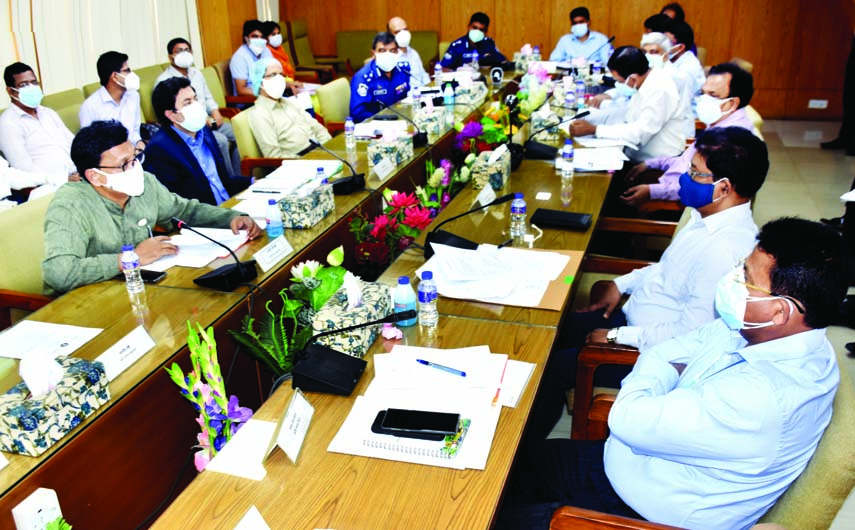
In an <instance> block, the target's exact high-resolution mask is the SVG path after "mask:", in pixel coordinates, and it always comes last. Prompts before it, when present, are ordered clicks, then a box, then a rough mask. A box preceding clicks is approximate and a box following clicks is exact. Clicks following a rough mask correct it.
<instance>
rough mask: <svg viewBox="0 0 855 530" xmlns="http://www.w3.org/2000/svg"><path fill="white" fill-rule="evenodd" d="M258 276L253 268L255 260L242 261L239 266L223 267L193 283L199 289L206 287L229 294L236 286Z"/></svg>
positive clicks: (234, 264)
mask: <svg viewBox="0 0 855 530" xmlns="http://www.w3.org/2000/svg"><path fill="white" fill-rule="evenodd" d="M257 276H258V269H256V268H255V260H249V261H243V262H241V264H240V266H238V264H237V263H231V264H229V265H223V266H222V267H220V268H218V269H215V270H213V271H211V272H209V273H207V274H203V275H202V276H199V277H198V278H196V279H195V280H193V283H195V284H196V285H198V286H199V287H207V288H209V289H214V290H216V291H224V292H231V291H234V290H235V289H236V288H237V286H238V285H240V284H242V283H247V282H250V281H252V280H254V279H255V278H256V277H257Z"/></svg>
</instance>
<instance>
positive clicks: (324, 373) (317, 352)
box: [291, 344, 368, 396]
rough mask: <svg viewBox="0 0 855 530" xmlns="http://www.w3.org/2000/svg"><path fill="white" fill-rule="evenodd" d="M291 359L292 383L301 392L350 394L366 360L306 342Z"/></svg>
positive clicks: (365, 364)
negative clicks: (293, 360)
mask: <svg viewBox="0 0 855 530" xmlns="http://www.w3.org/2000/svg"><path fill="white" fill-rule="evenodd" d="M305 354H306V355H305V356H304V357H303V358H302V359H299V360H298V361H297V362H296V363H294V369H293V371H292V372H291V374H292V376H293V379H292V380H291V386H292V387H293V388H299V389H300V390H302V391H303V392H320V393H322V394H335V395H338V396H349V395H351V394H352V393H353V389H354V388H356V385H357V383H359V379H360V378H362V372H364V371H365V367H366V366H367V365H368V363H367V362H366V361H364V360H362V359H360V358H358V357H351V356H350V355H346V354H344V353H341V352H338V351H336V350H333V349H331V348H327V347H326V346H322V345H320V344H309V345H308V346H306V348H305Z"/></svg>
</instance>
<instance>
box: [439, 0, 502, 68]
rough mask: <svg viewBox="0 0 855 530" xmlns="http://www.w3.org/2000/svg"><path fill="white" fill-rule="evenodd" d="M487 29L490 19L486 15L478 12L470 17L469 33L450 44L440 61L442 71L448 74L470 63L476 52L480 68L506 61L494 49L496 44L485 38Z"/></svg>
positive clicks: (497, 50)
mask: <svg viewBox="0 0 855 530" xmlns="http://www.w3.org/2000/svg"><path fill="white" fill-rule="evenodd" d="M489 27H490V17H488V16H487V14H486V13H482V12H480V11H479V12H477V13H475V14H474V15H472V17H471V18H470V19H469V33H467V34H466V35H464V36H463V37H460V38H459V39H457V40H456V41H454V42H452V43H451V45H450V46H449V47H448V51H446V52H445V55H443V57H442V61H440V64H441V65H442V69H443V70H445V71H446V72H449V71H452V70H456V69H457V68H459V67H461V66H463V65H464V64H468V63H471V62H472V57H473V56H474V55H475V52H476V51H477V52H478V64H480V65H482V66H498V65H500V64H502V63H503V62H505V61H507V58H506V57H505V56H504V55H502V52H500V51H499V49H498V48H496V42H495V41H494V40H493V39H491V38H490V37H488V36H487V29H489Z"/></svg>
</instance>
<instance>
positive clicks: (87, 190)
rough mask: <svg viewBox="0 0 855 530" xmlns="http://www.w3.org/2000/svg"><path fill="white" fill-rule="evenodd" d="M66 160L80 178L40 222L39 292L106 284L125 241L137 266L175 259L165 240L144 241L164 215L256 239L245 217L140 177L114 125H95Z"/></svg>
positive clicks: (124, 134) (137, 154)
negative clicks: (41, 284) (42, 236)
mask: <svg viewBox="0 0 855 530" xmlns="http://www.w3.org/2000/svg"><path fill="white" fill-rule="evenodd" d="M71 158H72V160H73V161H74V163H75V164H76V166H77V170H78V172H79V173H80V175H81V176H82V177H83V181H82V182H74V183H70V184H68V185H66V186H63V187H62V188H60V189H59V191H57V193H56V196H55V197H54V199H53V201H52V202H51V204H50V206H49V207H48V211H47V214H46V217H45V259H44V261H42V276H43V277H44V283H45V292H46V293H47V294H59V293H64V292H67V291H70V290H72V289H74V288H76V287H79V286H81V285H87V284H90V283H95V282H99V281H102V280H108V279H110V278H112V277H113V276H115V275H116V274H118V273H119V271H120V261H119V256H120V253H121V249H122V245H126V244H133V245H135V247H136V253H137V255H139V257H140V264H141V265H147V264H149V263H152V262H154V261H157V260H158V259H159V258H160V257H162V256H166V255H169V254H175V253H176V252H177V250H178V249H177V247H176V246H175V245H173V244H172V243H171V242H170V241H169V238H168V237H164V236H158V237H151V233H150V229H151V227H153V226H155V225H161V226H171V219H172V217H178V218H179V219H182V220H184V221H186V222H187V223H188V224H189V225H196V226H206V227H215V228H225V227H229V228H231V229H232V231H233V232H234V233H237V232H238V231H239V230H246V231H247V236H248V237H249V239H254V238H255V237H258V236H259V235H260V234H261V229H260V228H259V227H258V225H256V224H255V221H253V220H252V218H250V217H246V216H242V215H241V214H240V213H239V212H236V211H234V210H229V209H224V208H217V207H216V206H211V205H208V204H202V203H200V202H199V201H197V200H195V199H192V200H188V199H184V198H182V197H179V196H178V195H176V194H174V193H171V192H170V191H169V190H167V189H166V188H165V187H163V185H162V184H160V183H159V182H158V180H157V178H155V177H154V175H151V174H150V173H145V172H144V171H143V169H142V164H141V162H142V161H143V159H144V154H143V152H142V151H140V150H137V149H135V148H134V146H133V144H131V142H130V141H128V131H127V129H125V127H124V126H123V125H122V124H121V123H119V122H116V121H95V122H93V123H92V124H91V125H90V126H88V127H84V128H83V129H81V130H80V132H78V133H77V136H75V137H74V141H73V142H72V144H71Z"/></svg>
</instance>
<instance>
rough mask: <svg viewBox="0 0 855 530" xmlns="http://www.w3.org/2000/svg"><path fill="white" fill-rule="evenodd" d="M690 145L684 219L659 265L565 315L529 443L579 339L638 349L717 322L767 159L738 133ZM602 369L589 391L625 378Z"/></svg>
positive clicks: (551, 405) (571, 377)
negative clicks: (720, 294)
mask: <svg viewBox="0 0 855 530" xmlns="http://www.w3.org/2000/svg"><path fill="white" fill-rule="evenodd" d="M695 145H696V153H695V156H694V159H693V160H692V164H691V167H690V168H689V170H688V171H687V172H686V173H685V174H684V175H683V176H682V177H681V185H682V187H681V189H680V198H681V200H682V201H683V202H684V204H686V206H689V207H691V208H692V209H693V211H692V212H691V214H692V215H691V220H690V221H689V223H688V224H687V225H686V226H685V227H684V228H683V229H682V230H680V231H679V232H678V233H677V234H676V235H675V236H674V239H673V240H672V241H671V244H670V245H669V246H668V248H667V249H666V250H665V253H664V254H662V259H661V260H660V261H659V262H658V263H654V264H653V265H649V266H647V267H644V268H643V269H638V270H635V271H633V272H631V273H629V274H625V275H623V276H620V277H618V278H616V279H615V280H614V281H599V282H597V283H595V284H594V285H593V287H592V288H591V294H590V300H589V305H588V306H587V307H584V308H582V309H580V310H579V311H577V312H575V313H568V314H567V315H566V318H565V320H564V324H563V327H562V329H561V331H560V333H559V336H558V338H557V339H556V346H555V350H556V351H554V352H553V353H552V354H551V355H550V364H549V368H548V369H547V370H546V375H545V376H544V381H543V385H542V390H541V393H540V395H539V396H538V399H537V402H536V404H535V408H534V410H533V413H532V415H531V417H530V418H529V423H530V432H531V435H532V436H534V437H539V438H545V437H546V436H547V435H548V434H549V432H550V431H551V430H552V428H553V427H554V426H555V423H556V422H557V421H558V419H559V418H560V416H561V413H562V410H563V406H564V402H565V394H566V392H567V390H569V389H571V388H573V387H574V386H575V385H576V358H577V356H578V348H580V347H581V346H582V345H583V344H584V343H585V341H586V340H587V341H590V342H603V343H618V344H626V345H628V346H634V347H637V348H639V349H642V350H643V349H645V348H648V347H651V346H654V345H656V344H659V343H660V342H663V341H665V340H668V339H671V338H673V337H676V336H678V335H681V334H683V333H686V332H688V331H691V330H693V329H695V328H697V327H698V326H700V325H702V324H705V323H707V322H710V321H712V320H713V319H714V318H715V308H714V299H715V289H716V284H717V283H718V281H719V279H720V278H721V277H722V276H724V275H725V274H726V273H727V272H728V271H730V270H731V269H732V268H733V267H734V265H735V264H736V263H738V262H739V261H740V260H742V259H743V258H745V256H747V255H748V254H749V253H750V252H751V249H752V248H753V246H754V237H755V235H756V234H757V226H756V225H755V224H754V219H753V218H752V215H751V199H752V198H753V197H754V196H755V195H756V193H757V191H758V190H759V189H760V187H761V186H762V185H763V182H764V181H765V179H766V173H767V172H768V170H769V154H768V149H767V148H766V144H765V143H763V141H762V140H760V139H759V138H757V137H756V136H754V135H753V134H751V133H750V132H749V131H747V130H745V129H742V128H738V127H727V128H716V129H712V130H710V131H707V132H705V133H704V134H702V135H701V136H700V137H699V138H698V140H697V142H695ZM624 297H628V299H627V300H626V303H624V304H623V306H622V307H620V305H621V302H622V301H623V300H624ZM603 368H604V369H601V370H599V371H598V372H597V380H596V381H597V383H596V384H597V386H612V387H614V386H617V385H618V382H619V381H620V379H621V378H622V377H623V375H626V369H625V367H612V366H607V367H603Z"/></svg>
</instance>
